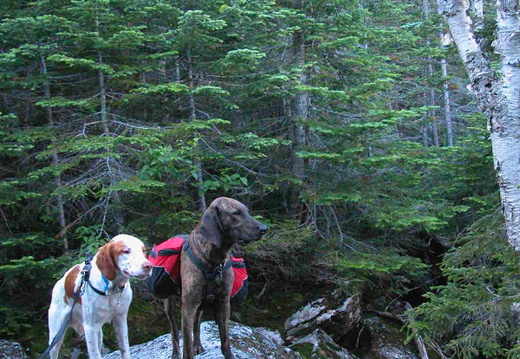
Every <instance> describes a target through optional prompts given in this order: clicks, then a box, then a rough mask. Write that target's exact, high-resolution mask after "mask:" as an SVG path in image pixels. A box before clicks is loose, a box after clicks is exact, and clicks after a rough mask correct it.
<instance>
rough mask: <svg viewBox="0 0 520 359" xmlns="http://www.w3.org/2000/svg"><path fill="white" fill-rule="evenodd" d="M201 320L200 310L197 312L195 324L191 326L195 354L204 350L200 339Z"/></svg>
mask: <svg viewBox="0 0 520 359" xmlns="http://www.w3.org/2000/svg"><path fill="white" fill-rule="evenodd" d="M201 321H202V310H199V311H198V312H197V316H196V318H195V325H194V326H193V352H194V353H195V355H197V354H201V353H203V352H204V347H203V346H202V343H201V341H200V322H201Z"/></svg>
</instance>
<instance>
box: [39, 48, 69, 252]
mask: <svg viewBox="0 0 520 359" xmlns="http://www.w3.org/2000/svg"><path fill="white" fill-rule="evenodd" d="M40 71H41V73H42V75H43V76H45V82H44V83H43V96H44V97H45V99H46V100H50V98H51V87H50V83H49V79H48V77H47V64H46V61H45V57H44V56H43V55H41V56H40ZM45 113H46V116H47V123H48V124H49V126H50V127H51V128H52V127H54V116H53V113H52V108H51V107H50V106H46V107H45ZM55 143H56V141H55V140H54V139H52V140H51V145H54V144H55ZM51 160H52V164H53V165H54V166H57V165H58V164H59V162H60V159H59V156H58V151H57V150H56V148H55V147H54V146H53V148H52V151H51ZM54 185H55V186H56V190H58V191H59V190H60V189H61V187H62V182H61V176H60V175H55V176H54ZM56 207H57V209H58V220H59V223H60V228H61V230H60V233H62V232H63V239H62V240H63V250H64V251H68V250H69V241H68V239H67V234H66V229H65V228H66V226H67V221H66V219H65V208H64V206H63V195H62V194H61V193H58V194H57V195H56Z"/></svg>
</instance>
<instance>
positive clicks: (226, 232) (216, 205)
mask: <svg viewBox="0 0 520 359" xmlns="http://www.w3.org/2000/svg"><path fill="white" fill-rule="evenodd" d="M198 230H199V232H200V233H201V234H202V235H203V236H204V237H205V238H206V239H207V240H209V241H210V242H211V243H213V244H214V245H216V246H217V247H219V248H220V247H221V246H222V244H223V243H224V242H226V243H229V244H230V245H232V244H234V243H249V242H253V241H256V240H259V239H260V238H262V236H263V235H264V233H265V232H266V231H267V226H266V225H265V224H263V223H261V222H259V221H257V220H256V219H254V218H253V217H251V215H250V214H249V211H248V210H247V207H246V206H244V205H243V204H242V203H240V202H239V201H236V200H234V199H231V198H227V197H220V198H217V199H216V200H214V201H213V202H212V203H211V204H210V206H209V207H208V209H207V210H206V211H205V212H204V215H203V216H202V220H201V221H200V223H199V225H198Z"/></svg>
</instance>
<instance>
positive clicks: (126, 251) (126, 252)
mask: <svg viewBox="0 0 520 359" xmlns="http://www.w3.org/2000/svg"><path fill="white" fill-rule="evenodd" d="M121 252H122V253H124V254H130V248H125V249H123V250H121Z"/></svg>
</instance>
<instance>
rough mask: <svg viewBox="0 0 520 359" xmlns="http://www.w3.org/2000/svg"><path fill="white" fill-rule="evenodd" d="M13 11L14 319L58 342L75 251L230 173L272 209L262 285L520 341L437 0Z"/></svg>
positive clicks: (181, 213) (9, 208)
mask: <svg viewBox="0 0 520 359" xmlns="http://www.w3.org/2000/svg"><path fill="white" fill-rule="evenodd" d="M487 6H492V4H489V5H487ZM0 14H1V15H0V16H1V22H0V89H1V94H0V136H1V138H2V142H1V145H0V166H1V171H0V176H1V178H0V215H1V216H0V245H1V251H0V322H2V323H4V325H2V326H0V337H3V338H12V339H16V340H19V341H22V342H23V343H24V344H25V345H27V346H31V348H33V350H35V351H41V349H42V348H45V342H46V333H45V331H46V330H45V328H46V308H47V306H48V302H49V293H50V288H51V287H52V285H53V283H54V281H55V280H56V278H58V277H59V276H60V275H61V274H63V272H64V270H65V268H67V267H69V266H70V264H71V262H80V261H81V260H82V259H83V258H84V256H85V253H86V252H87V251H91V252H94V251H95V249H96V248H97V247H98V246H100V245H101V244H103V243H105V242H106V241H107V239H109V238H111V237H112V236H113V235H115V234H117V233H129V234H133V235H136V236H137V237H139V238H141V239H143V240H144V241H145V242H146V243H147V244H148V245H150V246H151V245H152V244H153V243H158V242H161V241H163V240H165V239H167V238H169V237H170V236H172V235H174V234H178V233H187V232H189V231H191V229H192V228H193V227H194V226H195V224H196V223H197V222H198V220H199V218H200V215H201V211H202V210H204V209H205V207H206V204H209V203H210V201H211V200H213V199H214V198H216V197H219V196H223V195H224V196H229V197H233V198H235V199H238V200H240V201H242V202H244V203H245V204H246V205H247V206H248V207H249V208H250V210H251V212H252V213H253V214H254V215H256V216H258V218H261V219H262V220H263V221H265V222H266V223H268V224H269V232H268V235H267V236H266V239H265V240H264V241H262V242H260V243H257V244H255V245H254V246H252V247H250V248H246V249H245V256H246V259H247V261H248V266H249V271H250V274H251V276H252V279H253V284H252V291H253V293H254V294H255V295H258V296H260V295H262V296H269V293H271V294H273V293H274V294H275V293H277V291H280V290H284V291H285V292H284V293H285V294H284V295H285V296H290V295H291V294H288V293H293V294H294V293H305V291H306V290H307V291H309V288H313V287H324V286H325V287H327V288H340V289H341V290H343V291H345V293H353V292H360V293H362V298H363V302H364V303H365V305H367V306H370V307H372V308H375V309H377V310H385V308H387V306H388V305H389V304H391V303H392V302H394V301H395V300H403V301H408V302H410V303H411V304H412V306H413V307H414V309H413V310H411V311H408V312H407V314H408V317H409V319H410V321H409V325H410V328H412V327H413V328H414V329H415V330H417V333H420V335H421V336H422V338H423V340H424V341H425V342H426V343H427V345H428V346H429V347H430V348H431V349H432V350H434V351H437V352H438V353H439V354H440V355H441V356H447V357H452V356H455V357H461V358H462V357H466V358H484V357H516V356H518V355H520V354H519V352H520V346H519V344H518V334H519V333H518V330H517V326H516V322H515V316H514V313H513V312H512V311H511V308H512V303H515V302H516V301H517V299H516V298H517V297H518V295H519V292H518V286H517V279H518V274H519V273H518V259H517V257H516V256H515V255H514V252H513V249H511V247H510V246H509V245H508V243H507V240H506V239H505V234H504V231H503V220H502V216H501V213H500V200H499V195H498V189H497V186H496V183H495V175H494V172H493V160H492V154H491V146H490V143H489V136H488V134H487V131H486V118H485V117H484V116H483V115H482V114H481V113H480V111H479V109H478V108H477V106H476V105H475V103H474V99H473V97H471V95H470V93H469V92H468V90H467V88H466V85H467V84H468V80H467V76H466V74H465V72H464V69H463V66H462V64H461V63H460V60H459V59H458V55H457V53H456V51H455V48H454V46H453V45H451V44H450V43H449V41H447V36H446V34H447V29H446V28H445V26H444V24H443V21H442V18H441V17H440V16H439V15H437V10H436V6H435V4H434V3H430V2H429V1H428V0H423V1H422V2H419V1H417V0H399V1H390V0H377V1H372V0H356V1H351V0H336V1H334V0H332V1H315V0H294V1H268V0H233V1H224V0H207V1H195V0H192V1H190V0H186V1H176V0H38V1H32V2H30V1H18V0H16V1H15V0H4V1H2V2H1V4H0ZM488 14H489V16H488ZM484 15H485V16H484V17H483V18H482V19H481V20H482V22H481V23H479V24H477V25H478V26H477V27H476V28H477V30H478V32H477V35H478V37H479V42H480V44H481V45H482V46H483V47H484V48H485V49H487V51H489V56H490V60H491V63H492V64H496V61H497V58H496V55H493V53H492V52H491V42H492V35H493V31H494V28H495V22H494V18H493V15H494V14H493V11H489V12H488V11H487V8H484ZM274 294H273V295H272V296H271V297H272V298H274V297H276V295H274ZM253 307H254V305H251V306H250V308H253ZM251 310H253V309H251ZM263 315H264V316H265V312H263ZM410 333H412V331H410Z"/></svg>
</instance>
